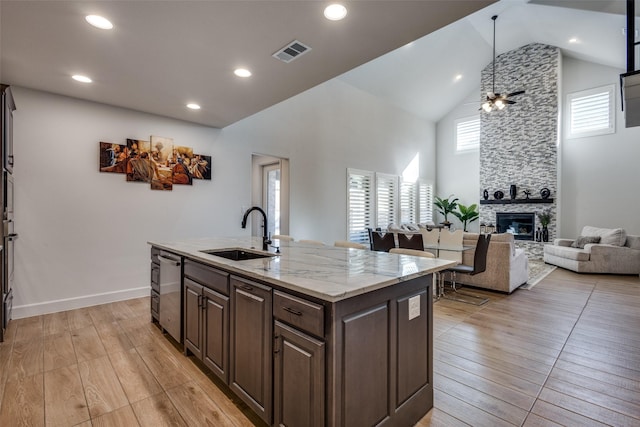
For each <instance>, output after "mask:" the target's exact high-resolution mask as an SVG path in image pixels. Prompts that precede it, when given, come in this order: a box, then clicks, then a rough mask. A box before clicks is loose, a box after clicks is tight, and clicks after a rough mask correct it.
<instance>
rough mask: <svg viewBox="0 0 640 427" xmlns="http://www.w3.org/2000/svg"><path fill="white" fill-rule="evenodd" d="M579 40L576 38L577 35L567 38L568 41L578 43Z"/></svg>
mask: <svg viewBox="0 0 640 427" xmlns="http://www.w3.org/2000/svg"><path fill="white" fill-rule="evenodd" d="M579 41H580V40H578V38H577V37H572V38H570V39H569V43H578V42H579Z"/></svg>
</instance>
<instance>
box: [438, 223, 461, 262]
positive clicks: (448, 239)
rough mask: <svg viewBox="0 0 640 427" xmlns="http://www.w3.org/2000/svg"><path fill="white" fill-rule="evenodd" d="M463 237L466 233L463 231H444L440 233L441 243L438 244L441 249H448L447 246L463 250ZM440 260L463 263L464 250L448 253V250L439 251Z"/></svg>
mask: <svg viewBox="0 0 640 427" xmlns="http://www.w3.org/2000/svg"><path fill="white" fill-rule="evenodd" d="M463 236H464V231H462V230H456V231H450V230H448V229H442V230H441V231H440V243H438V246H440V248H442V247H447V246H449V247H456V248H457V247H460V248H462V237H463ZM438 258H444V259H448V260H451V261H457V262H458V263H462V250H459V251H448V250H446V249H439V250H438Z"/></svg>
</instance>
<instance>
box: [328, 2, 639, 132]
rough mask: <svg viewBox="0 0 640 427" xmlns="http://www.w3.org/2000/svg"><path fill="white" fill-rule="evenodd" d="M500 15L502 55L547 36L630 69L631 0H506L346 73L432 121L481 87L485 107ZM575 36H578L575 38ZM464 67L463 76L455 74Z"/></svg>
mask: <svg viewBox="0 0 640 427" xmlns="http://www.w3.org/2000/svg"><path fill="white" fill-rule="evenodd" d="M541 3H545V4H544V5H543V4H541ZM558 5H559V6H562V7H558ZM576 7H579V8H588V9H590V10H580V9H576ZM638 10H639V9H638V6H636V11H638ZM602 11H606V12H602ZM493 15H498V19H497V21H496V51H497V55H500V54H501V53H505V52H508V51H510V50H513V49H516V48H518V47H520V46H523V45H527V44H529V43H543V44H549V45H553V46H558V47H560V48H561V49H562V52H563V54H564V55H567V56H571V57H574V58H577V59H582V60H585V61H591V62H595V63H599V64H603V65H607V66H611V67H616V68H619V69H620V71H621V72H624V71H625V70H626V38H625V36H624V34H623V32H622V29H623V28H624V27H626V2H625V1H622V0H614V1H598V0H591V1H571V0H552V1H545V0H538V1H535V3H534V1H531V2H527V1H526V0H502V1H500V2H498V3H495V4H492V5H490V6H488V7H486V8H484V9H482V10H480V11H478V12H476V13H474V14H472V15H470V16H467V17H465V18H463V19H461V20H459V21H457V22H455V23H453V24H451V25H449V26H447V27H445V28H442V29H440V30H438V31H436V32H433V33H431V34H429V35H427V36H424V37H422V38H421V39H419V40H416V41H415V42H414V43H412V44H410V45H408V46H405V47H403V48H401V49H397V50H395V51H393V52H390V53H389V54H386V55H384V56H382V57H380V58H377V59H375V60H373V61H371V62H369V63H367V64H364V65H362V66H360V67H358V68H356V69H354V70H352V71H349V72H347V73H345V74H344V75H342V76H340V77H339V78H340V79H341V80H343V81H345V82H347V83H349V84H351V85H353V86H355V87H358V88H360V89H362V90H364V91H367V92H370V93H372V94H375V95H377V96H380V97H382V98H385V99H386V100H388V101H389V102H391V103H393V104H395V105H397V106H398V107H400V108H403V109H406V110H407V111H410V112H412V113H415V114H417V115H419V116H421V117H425V118H427V119H429V120H432V121H438V120H440V119H441V118H442V117H443V116H444V115H445V114H446V113H448V112H449V111H450V110H451V109H452V108H454V107H455V106H456V105H459V104H460V103H461V102H463V101H464V100H466V99H467V98H468V97H469V96H470V94H472V93H473V91H474V90H477V91H478V92H477V99H478V108H479V107H480V102H481V101H480V100H481V98H482V97H483V95H482V94H481V93H480V72H481V71H482V69H483V68H485V67H486V66H487V65H488V64H490V63H491V61H492V55H493V52H492V43H493V22H492V21H491V16H493ZM636 21H637V20H636ZM638 27H639V25H638V22H636V28H638ZM574 37H575V38H577V39H578V43H574V44H572V43H569V39H571V38H574ZM457 74H462V76H463V77H462V79H460V80H458V81H455V80H454V77H455V76H456V75H457ZM499 74H500V70H499V67H498V68H497V71H496V89H497V91H498V92H501V91H503V92H504V91H508V90H509V89H510V88H500V85H499V80H500V78H499V77H500V76H499Z"/></svg>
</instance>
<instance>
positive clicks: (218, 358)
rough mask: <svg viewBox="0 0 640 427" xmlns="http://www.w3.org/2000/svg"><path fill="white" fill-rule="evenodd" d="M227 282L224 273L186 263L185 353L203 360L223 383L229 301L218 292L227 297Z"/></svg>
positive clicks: (227, 373) (226, 360)
mask: <svg viewBox="0 0 640 427" xmlns="http://www.w3.org/2000/svg"><path fill="white" fill-rule="evenodd" d="M228 278H229V275H228V274H227V273H226V272H222V271H218V270H215V269H212V268H208V267H205V266H202V265H201V264H196V263H191V262H189V261H188V260H187V261H185V276H184V278H183V281H184V346H185V353H188V352H190V353H192V354H193V355H194V356H195V357H197V358H198V359H200V360H202V361H203V363H204V364H205V365H206V366H207V367H208V368H209V369H211V371H212V372H213V373H215V374H216V375H217V376H218V377H219V378H220V379H222V380H223V381H224V382H225V383H226V382H228V379H229V369H228V367H229V297H228V295H224V294H223V293H221V292H219V291H222V292H226V293H228V291H227V289H228ZM193 279H195V280H198V282H196V281H195V280H193ZM200 283H203V284H200ZM212 288H213V289H212ZM214 289H217V290H214Z"/></svg>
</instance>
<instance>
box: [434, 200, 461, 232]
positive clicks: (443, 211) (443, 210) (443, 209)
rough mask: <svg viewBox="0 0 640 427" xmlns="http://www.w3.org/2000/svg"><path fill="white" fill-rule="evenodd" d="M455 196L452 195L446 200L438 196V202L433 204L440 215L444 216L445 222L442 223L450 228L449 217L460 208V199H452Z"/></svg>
mask: <svg viewBox="0 0 640 427" xmlns="http://www.w3.org/2000/svg"><path fill="white" fill-rule="evenodd" d="M452 197H453V194H451V195H450V196H449V197H447V198H446V199H443V198H440V197H438V196H436V201H435V202H434V203H433V204H434V205H436V207H437V208H438V212H439V213H440V215H442V216H444V221H443V222H441V224H442V225H444V226H445V227H449V226H450V225H451V222H449V218H448V215H449V214H450V213H452V212H453V211H455V210H456V208H457V207H458V198H457V197H456V198H454V199H453V200H452V199H451V198H452Z"/></svg>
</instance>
